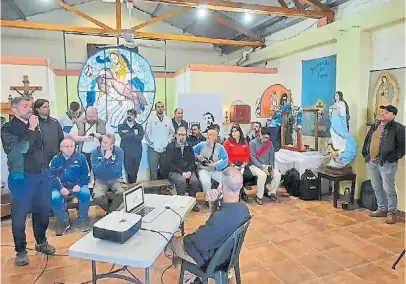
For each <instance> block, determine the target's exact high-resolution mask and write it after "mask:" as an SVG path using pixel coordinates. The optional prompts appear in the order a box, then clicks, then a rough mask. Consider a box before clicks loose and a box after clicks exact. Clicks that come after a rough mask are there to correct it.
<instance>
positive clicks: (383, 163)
mask: <svg viewBox="0 0 406 284" xmlns="http://www.w3.org/2000/svg"><path fill="white" fill-rule="evenodd" d="M380 109H381V110H382V111H381V114H380V120H379V121H378V122H377V123H376V124H374V125H373V126H371V128H370V130H369V131H368V134H367V136H366V137H365V142H364V146H363V147H362V155H363V156H364V158H365V161H366V162H367V163H368V167H369V170H370V176H371V183H372V187H373V189H374V191H375V195H376V199H377V203H378V210H377V211H375V212H372V213H371V214H370V215H369V216H370V217H387V219H386V223H387V224H394V223H396V212H397V202H398V201H397V195H396V187H395V175H396V170H397V167H398V160H399V159H401V158H402V157H403V156H404V155H405V126H404V125H402V124H400V123H399V122H396V121H395V117H396V115H397V113H398V110H397V108H396V107H394V106H393V105H387V106H381V107H380Z"/></svg>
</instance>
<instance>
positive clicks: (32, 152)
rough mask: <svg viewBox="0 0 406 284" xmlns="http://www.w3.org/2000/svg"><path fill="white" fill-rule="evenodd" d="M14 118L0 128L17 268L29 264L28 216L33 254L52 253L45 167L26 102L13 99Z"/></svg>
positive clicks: (48, 181) (36, 126)
mask: <svg viewBox="0 0 406 284" xmlns="http://www.w3.org/2000/svg"><path fill="white" fill-rule="evenodd" d="M11 110H12V112H13V114H14V118H13V119H12V120H11V121H9V122H7V123H6V124H5V125H4V126H3V127H2V128H1V140H2V143H3V148H4V152H5V153H6V154H7V164H8V169H9V173H10V174H9V177H8V184H9V188H10V191H11V200H12V202H11V211H12V212H13V214H12V216H11V218H12V219H11V226H12V231H13V238H14V245H15V251H16V258H15V263H16V265H18V266H22V265H27V264H28V263H29V259H28V255H27V240H26V235H25V224H26V218H27V215H28V213H29V212H30V211H31V212H32V221H33V230H34V236H35V240H36V242H37V244H36V245H35V250H36V251H38V252H42V253H44V254H53V253H55V247H53V246H51V245H50V244H48V241H47V237H46V230H47V228H48V224H49V212H50V210H51V179H50V174H49V168H48V165H45V164H44V144H43V137H42V135H41V131H40V129H39V120H38V117H37V116H36V115H33V114H32V103H31V101H30V100H29V99H28V98H24V97H16V98H14V99H13V100H12V101H11Z"/></svg>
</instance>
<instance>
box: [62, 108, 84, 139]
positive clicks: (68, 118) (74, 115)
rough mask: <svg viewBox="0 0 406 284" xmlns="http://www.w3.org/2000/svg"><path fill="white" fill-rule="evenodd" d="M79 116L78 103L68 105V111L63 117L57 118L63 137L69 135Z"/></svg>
mask: <svg viewBox="0 0 406 284" xmlns="http://www.w3.org/2000/svg"><path fill="white" fill-rule="evenodd" d="M81 115H82V113H81V111H80V104H79V103H78V102H71V103H70V105H69V110H68V111H67V112H66V114H65V115H63V116H61V118H59V123H60V124H61V126H62V130H63V134H64V135H65V137H66V136H68V135H69V133H70V131H71V129H72V127H73V125H75V123H76V121H77V120H78V119H79V117H80V116H81Z"/></svg>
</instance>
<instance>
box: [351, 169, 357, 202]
mask: <svg viewBox="0 0 406 284" xmlns="http://www.w3.org/2000/svg"><path fill="white" fill-rule="evenodd" d="M356 178H357V176H355V177H354V178H353V179H352V181H351V204H354V196H355V179H356Z"/></svg>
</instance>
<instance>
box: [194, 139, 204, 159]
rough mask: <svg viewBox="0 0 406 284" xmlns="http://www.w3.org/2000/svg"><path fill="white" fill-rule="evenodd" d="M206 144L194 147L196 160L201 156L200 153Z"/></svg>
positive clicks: (202, 143) (201, 143)
mask: <svg viewBox="0 0 406 284" xmlns="http://www.w3.org/2000/svg"><path fill="white" fill-rule="evenodd" d="M204 143H205V142H200V143H199V144H197V145H195V146H194V147H193V152H194V153H195V158H197V156H199V155H200V152H201V151H202V147H203V145H204Z"/></svg>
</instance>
